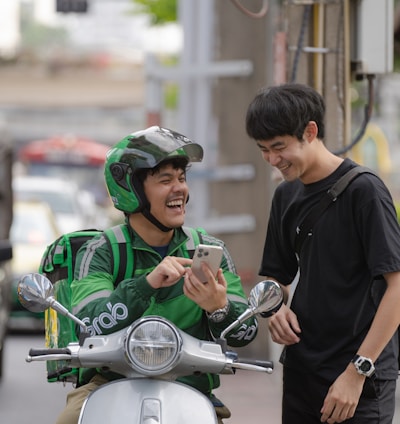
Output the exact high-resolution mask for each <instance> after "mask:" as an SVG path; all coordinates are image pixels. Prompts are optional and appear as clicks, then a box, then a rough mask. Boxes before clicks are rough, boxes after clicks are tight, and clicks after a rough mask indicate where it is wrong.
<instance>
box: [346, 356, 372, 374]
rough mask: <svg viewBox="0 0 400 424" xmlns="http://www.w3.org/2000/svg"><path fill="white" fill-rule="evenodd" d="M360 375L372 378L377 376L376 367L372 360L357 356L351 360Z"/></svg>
mask: <svg viewBox="0 0 400 424" xmlns="http://www.w3.org/2000/svg"><path fill="white" fill-rule="evenodd" d="M351 362H352V363H353V364H354V366H355V367H356V370H357V372H358V373H359V374H361V375H365V376H366V377H372V376H373V375H374V374H375V365H374V363H373V362H372V360H371V359H369V358H366V357H365V356H360V355H356V356H354V358H353V359H352V360H351Z"/></svg>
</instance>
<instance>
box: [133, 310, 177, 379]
mask: <svg viewBox="0 0 400 424" xmlns="http://www.w3.org/2000/svg"><path fill="white" fill-rule="evenodd" d="M181 347H182V338H181V336H180V335H179V333H178V331H177V330H176V328H175V327H174V326H173V325H172V324H171V323H170V322H169V321H167V320H165V319H163V318H160V317H146V318H143V319H141V320H138V321H137V322H136V323H134V324H133V325H132V326H131V328H130V329H129V330H128V334H127V338H126V342H125V348H126V353H127V356H128V360H129V362H130V363H131V365H132V367H133V368H134V369H135V370H137V371H138V372H140V373H141V374H145V375H160V374H165V373H166V372H168V371H170V370H171V369H172V368H173V366H174V364H175V363H176V361H177V360H178V359H179V354H180V351H181Z"/></svg>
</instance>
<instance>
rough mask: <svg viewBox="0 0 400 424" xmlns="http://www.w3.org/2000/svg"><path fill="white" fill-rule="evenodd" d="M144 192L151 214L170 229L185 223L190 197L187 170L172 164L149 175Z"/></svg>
mask: <svg viewBox="0 0 400 424" xmlns="http://www.w3.org/2000/svg"><path fill="white" fill-rule="evenodd" d="M144 192H145V194H146V197H147V200H148V201H149V203H150V205H151V208H150V212H151V214H152V215H153V216H154V217H155V218H156V219H157V220H158V221H160V222H161V223H162V224H163V225H165V226H166V227H168V228H178V227H181V226H182V225H183V224H184V221H185V205H186V202H187V199H188V196H189V188H188V185H187V182H186V173H185V170H183V169H181V168H177V169H175V168H174V167H173V166H172V165H171V164H167V165H165V166H162V167H160V169H159V170H158V171H157V172H155V173H154V174H151V173H149V174H148V175H147V177H146V179H145V181H144Z"/></svg>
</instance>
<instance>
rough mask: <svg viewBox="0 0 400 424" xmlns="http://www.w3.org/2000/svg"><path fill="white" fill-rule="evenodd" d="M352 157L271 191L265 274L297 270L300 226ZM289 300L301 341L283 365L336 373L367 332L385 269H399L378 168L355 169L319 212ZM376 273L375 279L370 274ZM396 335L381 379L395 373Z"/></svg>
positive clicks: (284, 277) (398, 247)
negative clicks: (312, 178) (323, 173)
mask: <svg viewBox="0 0 400 424" xmlns="http://www.w3.org/2000/svg"><path fill="white" fill-rule="evenodd" d="M354 166H355V163H354V162H352V161H350V160H349V159H345V160H344V162H343V163H342V164H341V165H340V166H339V168H338V169H337V170H336V171H335V172H333V173H332V174H331V175H329V176H328V177H327V178H325V179H323V180H321V181H318V182H316V183H312V184H308V185H303V184H302V183H301V182H300V181H299V180H296V181H293V182H283V183H281V184H280V185H279V186H278V187H277V189H276V191H275V194H274V198H273V202H272V206H271V215H270V220H269V224H268V231H267V236H266V241H265V246H264V253H263V260H262V265H261V269H260V275H263V276H269V277H274V278H276V279H277V280H278V281H279V282H280V283H282V284H284V285H288V284H291V283H292V281H293V279H294V278H295V276H296V273H297V271H298V262H297V258H296V254H295V249H294V243H295V234H296V228H297V226H299V225H300V224H301V222H302V220H303V219H304V217H305V215H307V213H308V211H309V210H310V209H311V208H312V207H313V206H314V205H315V204H317V203H318V201H319V199H320V197H321V196H322V194H323V193H324V192H325V191H326V190H328V189H329V188H330V187H331V186H332V185H333V184H334V183H335V182H336V181H337V180H338V179H339V178H340V176H342V175H343V174H344V173H345V172H346V171H348V170H349V169H350V168H352V167H354ZM299 267H300V274H299V275H300V276H299V282H298V285H297V288H296V290H295V293H294V297H293V300H292V303H291V308H292V310H293V311H294V312H295V313H296V315H297V318H298V320H299V323H300V327H301V329H302V333H301V335H300V338H301V341H300V343H298V344H296V345H291V346H289V347H287V348H286V349H285V355H284V358H285V359H284V364H285V366H288V367H294V368H297V369H299V370H305V371H308V372H317V373H318V374H320V375H321V376H323V377H325V378H328V379H330V380H333V379H335V378H336V377H337V376H338V375H339V374H340V373H341V372H342V371H343V370H344V369H345V367H346V366H347V364H348V363H349V362H350V361H351V359H352V357H353V356H354V354H355V353H356V352H357V350H358V348H359V346H360V344H361V342H362V340H363V339H364V337H365V335H366V333H367V331H368V329H369V327H370V324H371V322H372V320H373V317H374V315H375V312H376V309H377V305H378V304H379V301H380V299H381V297H382V295H383V292H384V290H385V287H386V283H385V281H384V280H382V274H384V273H387V272H394V271H399V270H400V228H399V225H398V222H397V217H396V211H395V208H394V206H393V202H392V199H391V196H390V193H389V192H388V190H387V188H386V187H385V185H384V183H383V182H382V181H381V180H380V179H379V178H378V177H377V176H375V175H372V174H369V173H365V174H361V175H360V176H358V177H357V178H356V179H355V180H354V181H353V182H352V183H351V184H350V185H349V186H348V187H347V189H346V190H345V191H344V192H343V193H342V195H341V196H340V197H339V199H338V200H337V201H336V202H335V203H334V204H333V205H331V206H330V207H329V208H328V209H327V210H326V211H325V212H323V214H322V215H321V216H320V218H319V219H318V221H317V222H316V223H315V224H314V226H313V231H312V235H311V236H310V237H307V238H306V240H305V241H304V243H303V247H302V250H301V254H300V259H299ZM373 280H375V281H374V282H373V283H372V281H373ZM397 352H398V340H397V337H394V338H393V339H392V341H391V342H390V343H389V344H388V346H387V347H386V348H385V351H384V352H383V353H382V354H381V356H380V357H379V358H378V360H377V361H376V363H375V366H376V369H377V376H378V378H383V379H395V378H397V373H398V363H397V359H396V354H397Z"/></svg>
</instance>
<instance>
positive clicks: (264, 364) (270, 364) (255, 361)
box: [240, 358, 274, 370]
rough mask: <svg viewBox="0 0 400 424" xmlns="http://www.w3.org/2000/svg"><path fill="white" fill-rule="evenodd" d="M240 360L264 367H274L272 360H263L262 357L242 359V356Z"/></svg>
mask: <svg viewBox="0 0 400 424" xmlns="http://www.w3.org/2000/svg"><path fill="white" fill-rule="evenodd" d="M240 362H241V363H243V364H250V365H257V366H259V367H263V368H271V369H272V370H273V369H274V363H273V362H272V361H262V360H261V359H242V358H240Z"/></svg>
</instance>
